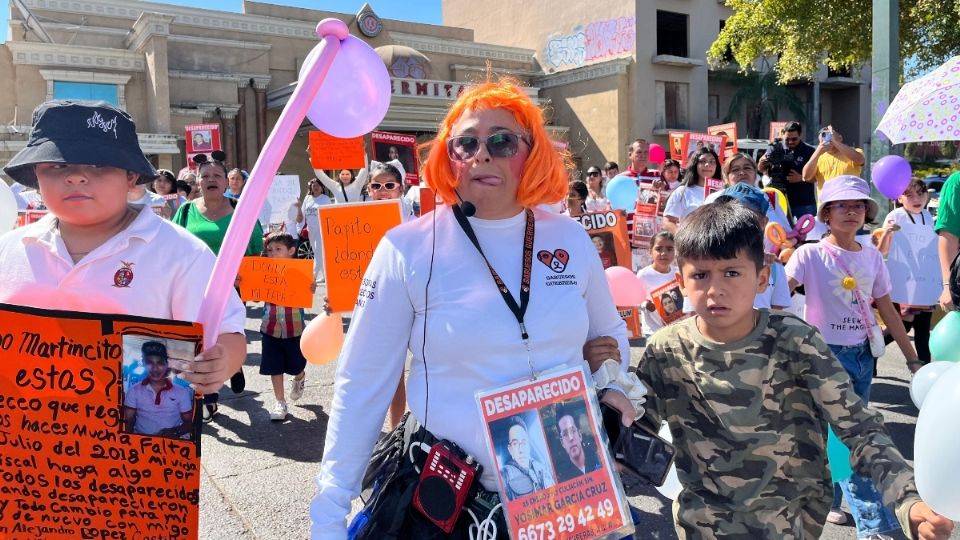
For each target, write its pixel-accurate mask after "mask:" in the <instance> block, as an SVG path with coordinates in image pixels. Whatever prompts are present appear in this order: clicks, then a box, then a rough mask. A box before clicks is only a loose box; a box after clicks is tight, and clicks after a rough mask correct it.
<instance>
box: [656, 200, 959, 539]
mask: <svg viewBox="0 0 960 540" xmlns="http://www.w3.org/2000/svg"><path fill="white" fill-rule="evenodd" d="M676 248H677V262H678V264H679V267H680V274H681V276H680V277H681V286H682V287H683V288H684V291H685V294H686V295H687V296H688V297H689V299H690V301H691V303H692V305H693V307H694V310H695V311H696V316H695V317H692V318H689V319H687V320H684V321H682V322H680V323H677V324H674V325H671V326H668V327H666V328H664V329H662V330H660V331H659V332H657V333H656V334H654V335H653V336H652V337H651V338H650V340H649V342H648V345H647V348H646V350H645V351H644V354H643V358H642V359H641V361H640V365H639V367H638V369H637V375H638V376H639V377H640V379H641V380H642V381H643V382H644V383H645V384H646V385H647V386H648V387H649V388H650V390H651V394H652V396H653V397H652V398H651V399H650V400H649V401H648V402H647V408H646V411H647V412H646V414H647V415H648V417H649V419H650V420H652V421H653V422H654V423H655V425H659V424H660V421H661V419H666V420H667V422H668V423H669V424H670V431H671V433H672V434H673V440H674V443H675V444H676V447H677V457H676V465H677V473H678V474H679V478H680V482H681V484H683V490H682V491H681V493H680V495H679V496H678V497H677V500H676V502H675V503H674V523H675V525H676V529H677V535H678V536H679V537H680V538H683V539H686V538H742V539H749V540H755V539H761V538H770V539H774V538H776V539H793V538H818V537H819V536H820V533H821V531H822V529H823V523H824V521H825V520H826V516H827V511H828V510H829V508H830V504H831V501H832V499H833V484H832V482H831V478H830V472H829V469H828V466H827V456H826V440H827V425H828V424H830V425H832V426H833V429H834V430H835V432H836V433H837V435H838V436H839V437H840V439H841V440H843V442H844V443H845V444H846V445H847V446H848V447H849V448H850V449H851V454H850V455H851V463H852V464H854V465H855V467H854V470H855V471H856V472H858V473H860V474H863V475H869V476H871V477H872V478H873V479H874V482H875V483H876V485H877V486H878V489H879V490H880V491H881V492H882V493H883V495H884V501H885V503H886V504H889V505H895V506H896V514H897V518H898V520H899V521H900V523H901V525H902V527H903V530H904V531H910V532H911V534H912V537H913V538H924V539H926V538H931V539H932V538H943V539H946V538H949V536H950V531H951V530H952V529H953V523H952V522H951V521H950V520H949V519H947V518H945V517H943V516H940V515H937V514H936V513H934V512H933V511H932V510H931V509H930V508H929V507H928V506H927V505H926V503H924V502H922V501H921V500H920V498H919V496H918V495H917V488H916V486H915V485H914V482H913V472H912V470H911V469H910V467H909V466H908V465H907V463H906V462H905V461H904V459H903V456H902V455H900V452H899V451H898V450H897V449H896V447H895V446H894V444H893V441H892V440H891V439H890V436H889V435H888V433H887V431H886V430H885V429H884V427H883V420H882V419H881V416H880V414H879V413H878V412H876V411H873V410H871V409H868V408H866V407H865V406H864V405H863V403H862V402H861V401H860V399H859V398H858V397H857V396H856V394H854V392H853V388H852V387H851V385H850V379H849V377H848V376H847V373H846V372H845V371H844V369H843V368H842V367H841V366H840V363H839V362H837V360H836V359H835V358H834V356H833V354H832V353H831V352H830V349H829V348H828V347H827V345H826V343H824V341H823V338H822V337H821V336H820V333H819V332H818V331H817V330H816V329H815V328H813V327H811V326H809V325H807V324H806V323H804V322H803V321H802V320H800V319H798V318H796V317H793V316H791V315H789V314H787V313H785V312H781V311H776V312H770V311H767V310H754V309H753V300H754V297H755V296H756V294H757V293H758V292H762V291H763V290H764V289H765V288H766V286H767V283H768V277H769V276H768V275H767V273H768V268H766V267H764V265H763V231H762V229H761V228H760V224H759V221H758V219H757V216H756V214H755V212H753V211H752V210H750V209H748V208H747V207H745V206H743V205H741V204H740V203H738V202H736V201H734V200H732V199H729V198H722V199H721V200H718V202H716V203H713V204H708V205H704V206H702V207H700V208H699V209H698V210H697V211H696V212H694V213H693V214H691V215H690V216H688V217H687V219H686V220H684V223H683V225H682V226H681V227H680V230H679V232H678V233H677V236H676Z"/></svg>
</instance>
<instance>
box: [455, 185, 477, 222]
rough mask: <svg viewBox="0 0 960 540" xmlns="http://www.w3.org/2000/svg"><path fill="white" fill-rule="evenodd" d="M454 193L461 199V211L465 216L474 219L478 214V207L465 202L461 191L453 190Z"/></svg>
mask: <svg viewBox="0 0 960 540" xmlns="http://www.w3.org/2000/svg"><path fill="white" fill-rule="evenodd" d="M453 193H454V194H456V196H457V198H458V199H460V211H461V212H463V215H465V216H467V217H473V215H474V214H476V213H477V207H476V206H474V205H473V203H472V202H470V201H465V200H463V197H461V196H460V192H459V191H457V190H453Z"/></svg>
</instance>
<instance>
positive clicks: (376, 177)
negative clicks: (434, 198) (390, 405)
mask: <svg viewBox="0 0 960 540" xmlns="http://www.w3.org/2000/svg"><path fill="white" fill-rule="evenodd" d="M404 176H405V173H404V170H403V165H402V164H401V163H400V160H398V159H395V160H393V161H388V162H387V163H380V162H379V161H373V162H371V163H370V183H369V184H367V192H368V193H369V194H370V199H371V200H374V201H386V200H390V199H400V211H401V213H402V214H401V216H402V218H403V221H404V223H406V222H407V221H410V220H412V219H414V218H416V217H417V216H416V214H414V213H413V206H412V205H411V204H410V202H409V201H408V200H407V199H405V198H403V177H404ZM401 414H402V411H401ZM397 419H398V420H399V417H398V418H397ZM394 423H396V422H394Z"/></svg>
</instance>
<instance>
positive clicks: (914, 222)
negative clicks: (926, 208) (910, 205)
mask: <svg viewBox="0 0 960 540" xmlns="http://www.w3.org/2000/svg"><path fill="white" fill-rule="evenodd" d="M904 210H906V209H904ZM906 212H907V217H908V218H910V223H913V224H914V225H916V224H917V222H916V220H914V219H913V214H911V213H910V211H909V210H906ZM920 221H922V222H923V224H924V225H926V224H927V218H925V217H923V210H921V211H920Z"/></svg>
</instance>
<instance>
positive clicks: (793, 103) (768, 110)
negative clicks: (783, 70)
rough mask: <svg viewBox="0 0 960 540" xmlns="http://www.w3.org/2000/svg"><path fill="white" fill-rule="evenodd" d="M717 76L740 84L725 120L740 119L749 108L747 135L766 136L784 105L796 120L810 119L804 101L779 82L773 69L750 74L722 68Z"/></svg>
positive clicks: (754, 136) (753, 136) (736, 84)
mask: <svg viewBox="0 0 960 540" xmlns="http://www.w3.org/2000/svg"><path fill="white" fill-rule="evenodd" d="M715 76H716V77H717V78H719V79H724V80H728V81H730V82H732V83H733V84H734V85H735V86H736V87H737V90H736V92H734V94H733V97H732V98H731V100H730V107H729V108H728V109H727V116H726V117H725V118H724V119H723V121H724V122H733V121H736V119H737V117H739V116H740V114H741V113H742V112H743V111H744V110H745V109H746V113H747V134H748V136H749V137H751V138H766V137H764V136H763V132H764V131H763V130H765V129H766V127H767V126H768V125H770V122H771V121H773V120H774V119H776V118H777V117H778V116H779V113H780V109H781V107H786V108H787V109H788V110H789V111H790V113H791V114H792V115H793V120H796V121H798V122H801V123H802V122H803V121H805V120H806V112H805V111H804V108H803V103H802V102H801V101H800V100H799V99H798V98H797V96H796V95H795V94H794V93H793V92H791V91H790V89H788V88H786V87H785V86H782V85H780V84H778V83H777V74H776V73H774V72H773V71H765V72H763V73H760V72H757V71H751V72H749V73H746V74H742V73H734V72H729V71H721V72H718V73H717V74H716V75H715Z"/></svg>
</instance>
